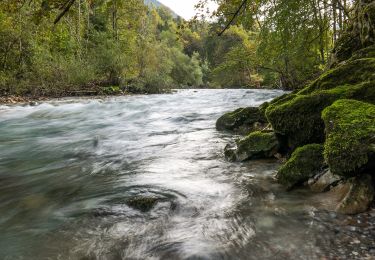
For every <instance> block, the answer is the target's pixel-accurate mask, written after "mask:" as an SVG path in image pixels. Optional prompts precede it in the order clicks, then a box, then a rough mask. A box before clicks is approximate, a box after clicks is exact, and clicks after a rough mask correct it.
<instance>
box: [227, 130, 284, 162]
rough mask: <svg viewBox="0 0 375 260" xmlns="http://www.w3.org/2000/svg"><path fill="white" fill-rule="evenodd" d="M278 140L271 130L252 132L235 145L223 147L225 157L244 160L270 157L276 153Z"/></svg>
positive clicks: (232, 159)
mask: <svg viewBox="0 0 375 260" xmlns="http://www.w3.org/2000/svg"><path fill="white" fill-rule="evenodd" d="M278 150H279V142H278V141H277V138H276V136H275V134H274V133H273V132H260V131H257V132H253V133H251V134H249V135H248V136H246V137H245V138H243V139H240V140H238V141H237V142H236V144H235V145H228V146H227V147H226V148H225V151H224V154H225V157H226V158H227V159H228V160H230V161H240V162H242V161H246V160H249V159H257V158H271V157H273V156H274V155H275V154H277V152H278Z"/></svg>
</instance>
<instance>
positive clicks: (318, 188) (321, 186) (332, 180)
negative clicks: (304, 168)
mask: <svg viewBox="0 0 375 260" xmlns="http://www.w3.org/2000/svg"><path fill="white" fill-rule="evenodd" d="M341 179H342V178H341V177H340V176H338V175H335V174H333V173H332V172H331V171H330V170H326V171H324V172H323V174H321V175H319V176H317V177H314V178H312V179H310V180H309V186H310V189H311V190H312V191H314V192H324V191H328V190H329V189H330V187H332V186H334V185H335V184H337V183H338V182H339V181H340V180H341Z"/></svg>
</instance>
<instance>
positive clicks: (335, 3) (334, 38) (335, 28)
mask: <svg viewBox="0 0 375 260" xmlns="http://www.w3.org/2000/svg"><path fill="white" fill-rule="evenodd" d="M336 9H337V0H332V14H333V43H336V39H337V10H336Z"/></svg>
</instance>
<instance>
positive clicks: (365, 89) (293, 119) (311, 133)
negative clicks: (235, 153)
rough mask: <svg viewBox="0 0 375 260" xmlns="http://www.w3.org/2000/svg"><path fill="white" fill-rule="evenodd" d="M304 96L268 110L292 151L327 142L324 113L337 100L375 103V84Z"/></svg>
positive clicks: (369, 83)
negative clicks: (322, 116) (348, 99)
mask: <svg viewBox="0 0 375 260" xmlns="http://www.w3.org/2000/svg"><path fill="white" fill-rule="evenodd" d="M374 61H375V59H374ZM373 69H374V71H375V63H374V67H373ZM374 74H375V73H374ZM301 93H302V92H301ZM301 93H297V94H291V95H290V96H289V97H286V98H284V99H281V100H279V101H277V102H275V103H273V104H270V105H269V106H268V108H267V109H266V116H267V119H268V121H269V122H270V123H271V125H272V128H273V129H274V131H275V133H276V134H277V135H278V137H281V138H282V139H285V141H282V140H280V142H285V143H286V146H287V147H286V148H288V149H289V150H290V151H293V150H294V149H296V148H297V147H300V146H303V145H306V144H311V143H323V142H324V140H325V133H324V122H323V120H322V118H321V113H322V111H323V110H324V109H325V108H326V107H328V106H330V105H332V103H333V102H335V101H336V100H338V99H344V98H350V99H356V100H363V101H367V102H374V101H375V81H366V82H361V83H358V84H357V85H343V86H338V87H336V88H332V89H323V90H314V91H312V92H311V93H309V91H308V92H306V94H301Z"/></svg>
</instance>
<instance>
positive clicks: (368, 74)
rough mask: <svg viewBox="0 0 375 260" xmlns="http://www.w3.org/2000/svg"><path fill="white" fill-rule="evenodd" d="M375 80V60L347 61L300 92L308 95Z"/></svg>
mask: <svg viewBox="0 0 375 260" xmlns="http://www.w3.org/2000/svg"><path fill="white" fill-rule="evenodd" d="M374 80H375V58H363V59H355V60H350V61H347V62H345V63H343V64H340V65H339V66H337V67H336V68H334V69H331V70H329V71H327V72H326V73H324V74H323V75H321V76H320V77H319V78H318V79H317V80H315V81H314V82H313V83H312V84H311V85H310V86H308V87H306V88H304V89H302V90H301V91H300V92H298V94H299V95H307V94H310V93H312V92H314V91H316V90H325V89H332V88H335V87H337V86H342V85H349V84H350V85H356V84H358V83H362V82H366V81H374Z"/></svg>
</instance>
